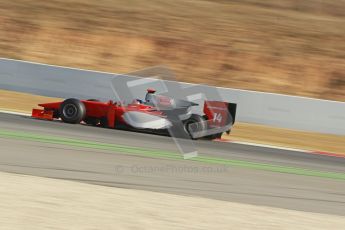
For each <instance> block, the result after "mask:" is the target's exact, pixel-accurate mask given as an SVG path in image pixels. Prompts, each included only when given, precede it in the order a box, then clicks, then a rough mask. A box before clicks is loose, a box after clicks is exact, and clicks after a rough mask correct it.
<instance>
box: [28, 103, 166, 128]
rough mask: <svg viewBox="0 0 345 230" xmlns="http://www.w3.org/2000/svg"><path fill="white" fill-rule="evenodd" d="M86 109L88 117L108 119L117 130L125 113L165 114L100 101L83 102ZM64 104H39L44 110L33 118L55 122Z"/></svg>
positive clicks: (136, 105)
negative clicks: (56, 114)
mask: <svg viewBox="0 0 345 230" xmlns="http://www.w3.org/2000/svg"><path fill="white" fill-rule="evenodd" d="M81 102H83V104H84V106H85V109H86V117H92V118H99V119H102V118H107V121H108V127H109V128H115V123H116V122H118V123H124V121H123V118H122V115H123V113H124V112H126V111H127V112H128V111H140V112H143V113H150V114H152V115H156V116H163V113H162V112H160V111H157V110H156V109H155V108H154V107H153V106H149V105H144V104H135V103H133V104H129V105H126V106H124V105H121V104H120V103H114V102H113V101H108V102H99V101H88V100H81ZM61 104H62V102H52V103H45V104H39V106H41V107H43V108H44V109H33V110H32V117H34V118H39V119H44V120H53V119H54V118H55V117H54V111H58V110H59V108H60V106H61Z"/></svg>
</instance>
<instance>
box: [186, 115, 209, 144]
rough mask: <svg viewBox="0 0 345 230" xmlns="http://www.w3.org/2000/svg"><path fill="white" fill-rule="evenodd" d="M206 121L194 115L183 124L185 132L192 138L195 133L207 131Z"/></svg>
mask: <svg viewBox="0 0 345 230" xmlns="http://www.w3.org/2000/svg"><path fill="white" fill-rule="evenodd" d="M204 121H205V119H204V118H203V117H202V116H200V115H197V114H193V115H192V116H191V117H190V118H188V119H187V120H185V121H184V122H183V126H184V130H185V132H186V133H187V134H188V135H189V136H190V137H191V138H192V139H195V138H193V135H192V134H193V133H196V132H201V131H203V130H206V129H207V126H206V123H205V122H204Z"/></svg>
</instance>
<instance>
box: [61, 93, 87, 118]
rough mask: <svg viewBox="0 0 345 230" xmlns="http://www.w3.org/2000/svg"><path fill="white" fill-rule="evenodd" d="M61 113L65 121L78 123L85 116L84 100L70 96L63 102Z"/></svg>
mask: <svg viewBox="0 0 345 230" xmlns="http://www.w3.org/2000/svg"><path fill="white" fill-rule="evenodd" d="M59 113H60V117H61V120H62V121H63V122H66V123H70V124H78V123H80V122H81V121H82V120H83V119H84V118H85V115H86V109H85V105H84V103H83V102H81V101H79V100H78V99H74V98H70V99H66V100H65V101H64V102H62V104H61V106H60V110H59Z"/></svg>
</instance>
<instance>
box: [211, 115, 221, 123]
mask: <svg viewBox="0 0 345 230" xmlns="http://www.w3.org/2000/svg"><path fill="white" fill-rule="evenodd" d="M222 119H223V117H222V114H220V113H214V116H213V122H216V121H217V122H218V123H221V122H222Z"/></svg>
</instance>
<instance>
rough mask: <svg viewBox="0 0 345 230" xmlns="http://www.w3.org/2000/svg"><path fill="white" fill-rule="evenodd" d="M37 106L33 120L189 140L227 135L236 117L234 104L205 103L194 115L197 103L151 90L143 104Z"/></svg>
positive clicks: (70, 102) (79, 102) (91, 101)
mask: <svg viewBox="0 0 345 230" xmlns="http://www.w3.org/2000/svg"><path fill="white" fill-rule="evenodd" d="M39 106H41V107H43V109H33V110H32V117H33V118H38V119H44V120H54V119H61V120H62V121H63V122H65V123H70V124H80V123H85V124H87V125H92V126H98V127H105V128H115V129H125V130H134V131H142V132H153V133H157V134H168V135H171V136H174V137H178V138H192V139H200V138H205V139H216V138H220V137H221V135H222V134H223V133H224V132H227V133H230V130H231V128H232V126H233V124H234V123H235V116H236V104H234V103H228V102H221V101H205V102H204V107H203V113H202V114H196V113H192V109H191V107H193V106H198V104H196V103H194V102H190V101H186V100H178V99H173V98H170V97H167V96H162V95H156V94H155V90H153V89H148V90H147V94H146V97H145V101H142V100H139V99H136V100H134V101H133V102H132V103H130V104H127V105H126V104H124V103H122V102H113V101H111V100H110V101H108V102H101V101H98V100H95V99H89V100H78V99H74V98H70V99H66V100H64V101H60V102H52V103H44V104H39Z"/></svg>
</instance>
